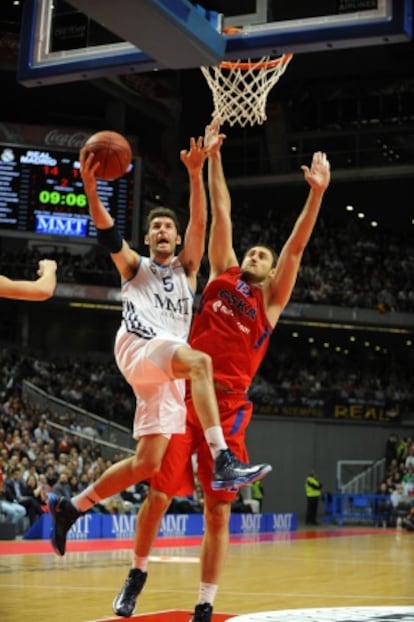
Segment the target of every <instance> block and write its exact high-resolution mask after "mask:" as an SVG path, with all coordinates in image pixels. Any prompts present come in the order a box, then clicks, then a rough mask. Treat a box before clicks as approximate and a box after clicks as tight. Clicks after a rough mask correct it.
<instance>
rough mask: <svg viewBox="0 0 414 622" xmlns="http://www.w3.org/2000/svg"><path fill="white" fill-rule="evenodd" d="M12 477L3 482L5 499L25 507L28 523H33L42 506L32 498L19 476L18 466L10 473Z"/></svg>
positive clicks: (40, 513) (20, 473)
mask: <svg viewBox="0 0 414 622" xmlns="http://www.w3.org/2000/svg"><path fill="white" fill-rule="evenodd" d="M11 475H12V477H11V478H10V479H8V480H6V482H5V486H4V488H5V493H6V499H7V501H10V502H11V503H19V504H20V505H22V506H23V507H24V508H26V513H27V516H28V517H29V521H30V525H33V524H34V523H35V522H36V520H37V519H38V518H39V516H41V515H42V508H41V505H40V503H39V501H38V500H37V499H35V498H33V497H32V496H31V494H30V491H28V490H27V486H26V484H25V483H24V481H23V480H22V478H21V475H22V471H21V468H20V467H19V466H15V467H14V468H13V470H12V473H11Z"/></svg>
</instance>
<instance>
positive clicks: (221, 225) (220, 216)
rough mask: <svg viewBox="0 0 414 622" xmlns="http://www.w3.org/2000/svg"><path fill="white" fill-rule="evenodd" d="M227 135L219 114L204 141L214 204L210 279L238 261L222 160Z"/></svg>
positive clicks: (211, 202) (211, 199)
mask: <svg viewBox="0 0 414 622" xmlns="http://www.w3.org/2000/svg"><path fill="white" fill-rule="evenodd" d="M224 139H225V135H224V134H220V121H219V119H218V118H216V119H214V120H213V122H212V123H211V124H210V125H208V126H207V127H206V132H205V137H204V145H205V148H206V151H207V153H208V185H209V194H210V204H211V226H210V235H209V244H208V257H209V261H210V279H212V278H214V277H215V276H217V275H218V274H221V273H222V272H224V271H225V270H227V268H230V267H231V266H237V265H238V261H237V257H236V253H235V252H234V248H233V227H232V222H231V197H230V193H229V190H228V187H227V183H226V179H225V176H224V171H223V164H222V160H221V146H222V144H223V141H224Z"/></svg>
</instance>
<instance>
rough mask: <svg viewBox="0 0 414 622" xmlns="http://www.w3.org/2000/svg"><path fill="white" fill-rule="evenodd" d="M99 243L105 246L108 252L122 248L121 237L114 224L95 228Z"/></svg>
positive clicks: (116, 251) (115, 251)
mask: <svg viewBox="0 0 414 622" xmlns="http://www.w3.org/2000/svg"><path fill="white" fill-rule="evenodd" d="M96 230H97V232H98V235H97V239H98V242H99V244H101V246H103V247H104V248H106V250H107V251H109V252H110V253H119V251H120V250H121V248H122V237H121V234H120V233H119V231H118V229H117V228H116V226H115V225H113V226H112V227H109V229H98V228H96Z"/></svg>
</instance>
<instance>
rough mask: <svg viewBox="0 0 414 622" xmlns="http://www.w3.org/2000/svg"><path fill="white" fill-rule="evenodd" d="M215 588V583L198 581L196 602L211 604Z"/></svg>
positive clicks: (216, 586)
mask: <svg viewBox="0 0 414 622" xmlns="http://www.w3.org/2000/svg"><path fill="white" fill-rule="evenodd" d="M217 590H218V585H216V584H215V583H200V587H199V588H198V604H201V603H209V604H210V605H213V604H214V599H215V597H216V594H217Z"/></svg>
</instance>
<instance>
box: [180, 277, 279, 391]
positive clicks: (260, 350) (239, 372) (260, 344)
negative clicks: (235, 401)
mask: <svg viewBox="0 0 414 622" xmlns="http://www.w3.org/2000/svg"><path fill="white" fill-rule="evenodd" d="M271 332H272V327H271V325H270V323H269V321H268V319H267V316H266V312H265V308H264V304H263V291H262V289H261V288H260V287H257V286H254V285H249V284H248V283H245V282H244V281H243V280H242V279H241V271H240V268H239V267H238V266H237V267H234V268H230V269H229V270H227V271H226V272H224V273H223V274H221V275H220V276H218V277H217V278H215V279H214V280H213V281H211V282H210V283H209V284H208V285H207V286H206V288H205V289H204V291H203V294H202V296H201V300H200V304H199V307H198V309H197V311H196V312H195V315H194V318H193V325H192V328H191V333H190V340H189V341H190V344H191V346H192V347H193V348H195V349H196V350H202V351H203V352H206V353H207V354H210V356H211V357H212V359H213V367H214V379H215V380H216V381H218V382H220V383H221V384H223V385H225V386H226V387H229V388H231V389H232V390H233V391H234V392H240V391H247V389H248V388H249V386H250V384H251V382H252V379H253V377H254V375H255V373H256V371H257V369H258V367H259V365H260V363H261V362H262V360H263V357H264V355H265V353H266V350H267V346H268V343H269V337H270V334H271Z"/></svg>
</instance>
